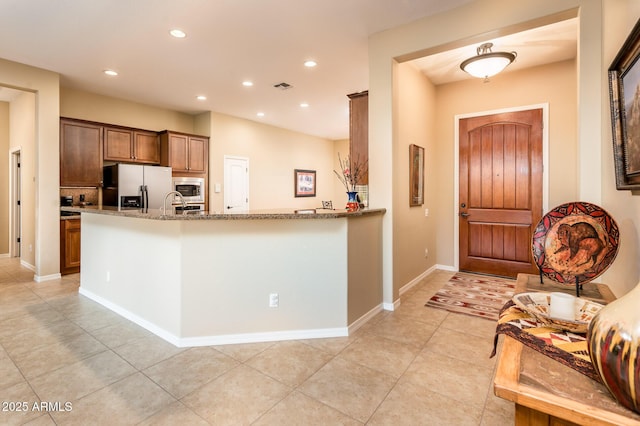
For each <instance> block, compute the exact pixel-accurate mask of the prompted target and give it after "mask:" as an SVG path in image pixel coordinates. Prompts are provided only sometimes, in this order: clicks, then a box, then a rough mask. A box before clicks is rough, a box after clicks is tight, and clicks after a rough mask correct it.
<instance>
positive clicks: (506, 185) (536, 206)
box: [458, 109, 542, 277]
mask: <svg viewBox="0 0 640 426" xmlns="http://www.w3.org/2000/svg"><path fill="white" fill-rule="evenodd" d="M459 130H460V133H459V138H460V140H459V148H460V153H459V158H460V168H459V171H460V194H459V203H460V204H459V212H460V214H459V219H458V220H459V227H460V232H459V235H460V241H459V243H460V262H459V263H460V270H461V271H470V272H480V273H487V274H493V275H502V276H513V277H515V276H516V275H517V274H518V273H520V272H524V273H537V267H536V265H535V262H534V260H533V256H532V254H531V238H532V234H533V230H534V228H535V227H536V225H537V224H538V222H539V221H540V219H541V217H542V110H541V109H534V110H528V111H517V112H506V113H500V114H493V115H487V116H481V117H471V118H465V119H461V120H460V123H459Z"/></svg>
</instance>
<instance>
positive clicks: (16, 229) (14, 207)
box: [9, 150, 22, 257]
mask: <svg viewBox="0 0 640 426" xmlns="http://www.w3.org/2000/svg"><path fill="white" fill-rule="evenodd" d="M10 185H11V188H10V191H11V200H10V201H11V209H10V210H11V211H10V212H9V214H10V218H11V219H10V220H11V225H10V229H11V231H10V232H9V234H10V238H11V240H10V244H9V247H10V252H11V254H10V256H12V257H20V237H21V229H22V225H21V222H22V221H21V219H22V213H21V206H20V189H21V188H22V184H21V182H20V151H19V150H18V151H13V152H12V153H11V184H10Z"/></svg>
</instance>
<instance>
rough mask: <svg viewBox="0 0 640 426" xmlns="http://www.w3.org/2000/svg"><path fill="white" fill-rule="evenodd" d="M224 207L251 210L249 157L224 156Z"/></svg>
mask: <svg viewBox="0 0 640 426" xmlns="http://www.w3.org/2000/svg"><path fill="white" fill-rule="evenodd" d="M224 209H225V211H226V212H229V213H231V212H234V211H246V210H249V159H248V158H244V157H232V156H228V155H225V156H224Z"/></svg>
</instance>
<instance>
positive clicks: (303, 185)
mask: <svg viewBox="0 0 640 426" xmlns="http://www.w3.org/2000/svg"><path fill="white" fill-rule="evenodd" d="M293 176H294V179H293V183H294V195H295V196H296V197H315V196H316V171H315V170H303V169H295V170H294V171H293Z"/></svg>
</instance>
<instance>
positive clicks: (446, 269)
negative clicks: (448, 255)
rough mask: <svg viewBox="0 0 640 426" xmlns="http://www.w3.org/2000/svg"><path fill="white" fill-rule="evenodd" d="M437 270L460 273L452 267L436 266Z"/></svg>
mask: <svg viewBox="0 0 640 426" xmlns="http://www.w3.org/2000/svg"><path fill="white" fill-rule="evenodd" d="M436 269H439V270H441V271H447V272H458V269H457V268H455V267H453V266H451V265H436Z"/></svg>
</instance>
